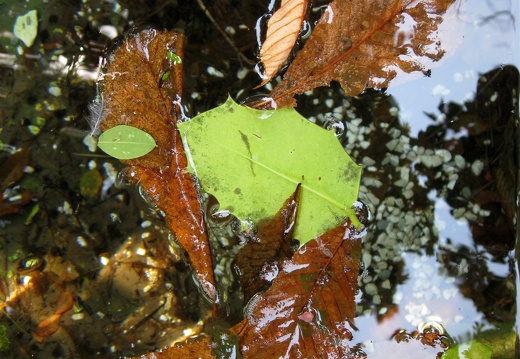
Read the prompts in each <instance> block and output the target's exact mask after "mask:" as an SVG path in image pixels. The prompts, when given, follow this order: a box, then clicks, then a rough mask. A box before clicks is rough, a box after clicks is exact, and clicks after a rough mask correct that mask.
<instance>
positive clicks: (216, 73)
mask: <svg viewBox="0 0 520 359" xmlns="http://www.w3.org/2000/svg"><path fill="white" fill-rule="evenodd" d="M206 72H207V73H208V75H210V76H215V77H218V78H223V77H224V74H223V73H222V72H221V71H219V70H217V69H216V68H214V67H213V66H208V67H207V68H206Z"/></svg>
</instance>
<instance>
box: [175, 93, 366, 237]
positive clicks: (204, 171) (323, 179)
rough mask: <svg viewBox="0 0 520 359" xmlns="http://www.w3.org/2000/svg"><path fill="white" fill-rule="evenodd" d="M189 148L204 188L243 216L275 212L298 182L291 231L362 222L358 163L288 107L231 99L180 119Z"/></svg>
mask: <svg viewBox="0 0 520 359" xmlns="http://www.w3.org/2000/svg"><path fill="white" fill-rule="evenodd" d="M178 126H179V130H180V131H181V134H182V136H183V141H184V145H185V148H186V153H187V154H188V157H189V161H190V163H191V164H192V165H193V167H194V172H195V174H196V175H197V177H198V178H199V179H200V181H201V183H202V186H203V187H204V189H205V190H206V191H207V192H209V193H211V194H213V195H214V196H215V197H216V198H217V199H218V200H219V202H220V211H229V212H231V213H232V214H234V215H235V216H236V217H238V218H239V219H240V220H242V221H247V220H250V221H253V222H255V223H258V221H260V220H261V219H265V218H269V217H272V216H274V215H275V214H276V213H277V211H278V209H279V208H280V207H281V206H282V204H283V203H284V201H285V200H286V199H287V198H288V197H289V196H290V195H291V194H292V193H293V192H294V190H295V189H296V186H297V185H298V183H301V184H302V186H301V194H300V207H299V210H298V217H297V220H296V228H295V232H294V237H295V238H296V239H298V240H299V241H300V244H302V245H303V244H305V243H307V242H308V241H310V240H311V239H313V238H316V237H317V236H319V235H321V234H323V233H325V232H326V231H328V230H330V229H332V228H334V227H336V226H338V225H339V224H341V223H343V221H344V218H345V216H349V217H350V218H351V219H352V221H353V223H355V224H359V221H358V220H357V218H356V216H355V214H354V212H353V210H352V205H353V204H354V202H355V201H356V200H357V196H358V191H359V180H360V176H361V167H360V166H358V165H356V164H355V163H354V161H352V159H351V158H350V157H349V156H348V155H347V153H346V152H345V150H344V149H343V147H342V146H341V144H340V143H339V141H338V139H337V138H336V137H335V135H334V132H333V131H327V130H325V129H323V128H321V127H319V126H317V125H315V124H313V123H312V122H310V121H308V120H307V119H305V118H303V117H302V116H300V115H299V114H298V112H296V111H295V110H294V109H292V108H284V109H280V110H274V111H259V110H254V109H251V108H248V107H245V106H240V105H238V104H236V103H235V102H234V101H233V100H232V99H228V101H227V102H226V103H225V104H223V105H221V106H219V107H217V108H215V109H213V110H210V111H207V112H205V113H202V114H200V115H198V116H197V117H195V118H194V119H192V120H191V121H187V122H183V123H180V124H179V125H178Z"/></svg>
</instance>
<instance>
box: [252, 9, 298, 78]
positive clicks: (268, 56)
mask: <svg viewBox="0 0 520 359" xmlns="http://www.w3.org/2000/svg"><path fill="white" fill-rule="evenodd" d="M306 10H307V0H282V3H281V5H280V8H279V9H278V10H276V11H275V13H274V14H273V16H272V17H271V18H270V19H269V21H268V22H267V34H266V38H265V41H264V43H263V44H262V47H261V49H260V60H261V61H262V63H263V65H264V74H263V75H264V79H263V81H262V83H261V84H260V85H258V87H260V86H263V85H265V84H266V83H268V82H269V81H271V79H272V78H273V77H274V76H275V75H276V73H277V72H278V71H279V70H280V69H281V68H282V65H283V64H284V63H285V61H286V60H287V58H288V57H289V54H290V53H291V50H292V48H293V47H294V44H295V43H296V40H297V39H298V35H299V33H300V30H301V28H302V25H303V20H304V18H305V11H306Z"/></svg>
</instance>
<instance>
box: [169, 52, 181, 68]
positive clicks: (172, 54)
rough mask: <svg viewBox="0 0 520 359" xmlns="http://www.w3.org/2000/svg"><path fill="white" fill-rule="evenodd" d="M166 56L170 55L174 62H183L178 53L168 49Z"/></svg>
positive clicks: (177, 63)
mask: <svg viewBox="0 0 520 359" xmlns="http://www.w3.org/2000/svg"><path fill="white" fill-rule="evenodd" d="M166 56H168V58H169V59H170V60H172V62H173V63H174V64H176V65H179V64H182V59H181V58H180V57H179V56H177V54H175V53H174V52H171V51H168V52H166Z"/></svg>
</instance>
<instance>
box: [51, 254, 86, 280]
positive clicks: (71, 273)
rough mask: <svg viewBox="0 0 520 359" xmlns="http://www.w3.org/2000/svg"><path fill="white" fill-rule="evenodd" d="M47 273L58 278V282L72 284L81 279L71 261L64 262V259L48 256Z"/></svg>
mask: <svg viewBox="0 0 520 359" xmlns="http://www.w3.org/2000/svg"><path fill="white" fill-rule="evenodd" d="M45 272H50V273H52V274H53V275H55V276H56V278H55V279H56V282H60V283H61V282H71V281H73V280H74V279H76V278H78V277H79V273H78V271H77V270H76V268H75V267H74V265H73V264H72V263H71V262H70V261H69V260H66V261H64V260H63V257H53V256H52V255H50V254H49V255H47V266H46V267H45Z"/></svg>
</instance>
